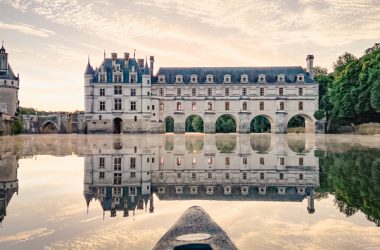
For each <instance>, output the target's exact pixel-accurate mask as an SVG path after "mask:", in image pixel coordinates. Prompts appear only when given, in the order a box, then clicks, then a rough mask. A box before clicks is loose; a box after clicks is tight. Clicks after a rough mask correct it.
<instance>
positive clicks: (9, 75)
mask: <svg viewBox="0 0 380 250" xmlns="http://www.w3.org/2000/svg"><path fill="white" fill-rule="evenodd" d="M0 79H7V80H8V79H9V80H18V77H17V76H16V75H15V73H13V70H12V68H11V66H10V65H9V64H8V70H7V71H0Z"/></svg>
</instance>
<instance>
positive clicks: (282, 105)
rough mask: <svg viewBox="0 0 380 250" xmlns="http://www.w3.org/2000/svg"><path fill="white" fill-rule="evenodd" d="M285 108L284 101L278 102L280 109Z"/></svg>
mask: <svg viewBox="0 0 380 250" xmlns="http://www.w3.org/2000/svg"><path fill="white" fill-rule="evenodd" d="M284 109H285V104H284V102H280V110H284Z"/></svg>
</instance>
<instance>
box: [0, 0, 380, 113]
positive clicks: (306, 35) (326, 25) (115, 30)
mask: <svg viewBox="0 0 380 250" xmlns="http://www.w3.org/2000/svg"><path fill="white" fill-rule="evenodd" d="M379 8H380V7H379V4H378V1H377V0H350V1H343V0H299V1H295V0H294V1H278V0H270V1H269V0H255V1H251V0H240V1H219V0H206V1H187V0H138V1H121V0H113V1H101V0H93V1H85V0H75V1H70V0H55V1H41V0H7V1H0V16H1V20H0V33H1V37H0V39H1V40H5V41H6V47H7V49H8V51H9V52H10V55H11V60H10V63H11V65H12V66H13V68H14V69H15V71H16V72H19V73H20V75H21V79H22V83H21V86H22V87H21V90H20V98H21V100H22V102H21V105H23V106H35V107H37V108H38V109H53V110H75V109H83V87H82V85H83V71H84V68H85V65H86V62H87V55H88V54H89V55H91V59H92V62H93V63H94V64H96V66H98V65H99V64H100V61H101V59H102V57H103V49H106V51H107V53H108V55H109V53H111V52H112V51H115V52H118V53H119V54H121V53H123V52H125V51H129V52H133V49H137V56H138V57H141V58H145V55H155V56H156V63H157V66H161V65H163V66H246V65H251V66H274V65H278V66H281V65H302V66H305V57H306V55H307V54H309V53H313V54H314V55H315V58H316V59H315V62H316V64H317V65H321V66H324V67H328V68H331V66H332V63H333V61H335V60H336V58H337V57H338V56H339V55H341V54H343V53H344V52H345V51H349V52H352V53H354V54H355V55H357V56H360V55H362V54H363V51H364V50H365V49H366V48H368V47H371V46H372V45H373V44H374V43H375V42H378V41H377V39H378V38H379V37H380V19H379V18H380V17H379V12H380V9H379ZM157 68H158V67H156V69H157ZM57 93H60V95H57ZM67 96H70V97H71V99H70V102H67V99H66V98H67Z"/></svg>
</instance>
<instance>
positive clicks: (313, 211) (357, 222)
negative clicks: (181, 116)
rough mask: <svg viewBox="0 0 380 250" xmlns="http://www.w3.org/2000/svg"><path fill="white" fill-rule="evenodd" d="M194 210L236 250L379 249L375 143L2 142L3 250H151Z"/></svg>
mask: <svg viewBox="0 0 380 250" xmlns="http://www.w3.org/2000/svg"><path fill="white" fill-rule="evenodd" d="M194 205H197V206H200V207H202V208H203V209H204V210H205V211H206V212H207V213H208V214H209V215H210V217H211V218H212V219H213V220H214V221H215V222H216V223H217V224H218V225H219V226H220V227H221V228H223V230H224V231H225V233H226V235H228V237H229V238H230V240H231V241H232V242H233V243H234V244H235V246H236V247H237V248H238V249H380V227H379V225H380V136H373V137H366V136H354V135H291V134H289V135H271V134H259V135H235V134H226V135H218V134H217V135H203V134H199V135H198V134H192V135H120V136H111V135H97V136H85V135H30V136H29V135H21V136H16V137H0V220H1V228H0V249H151V248H153V247H154V246H155V245H156V244H157V242H158V241H159V240H160V239H161V237H162V236H163V235H164V234H165V233H166V232H167V231H168V230H169V229H170V228H171V227H172V226H173V225H174V224H175V222H176V221H177V220H178V218H179V217H180V216H181V215H182V214H183V213H184V212H185V211H186V210H187V209H188V208H189V207H191V206H194ZM204 233H207V232H204Z"/></svg>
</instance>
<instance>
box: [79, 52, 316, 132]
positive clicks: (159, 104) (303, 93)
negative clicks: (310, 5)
mask: <svg viewBox="0 0 380 250" xmlns="http://www.w3.org/2000/svg"><path fill="white" fill-rule="evenodd" d="M313 59H314V56H312V55H309V56H307V58H306V60H307V70H306V71H305V70H304V69H303V68H302V67H300V66H297V67H188V68H177V67H164V68H160V69H158V72H157V74H153V72H154V57H153V56H151V57H150V60H149V64H150V66H148V62H147V61H146V62H144V59H137V60H136V59H135V58H131V57H130V55H129V53H125V54H124V58H119V57H118V56H117V54H116V53H112V56H111V58H106V57H105V58H104V60H103V62H102V64H101V65H100V67H99V68H95V69H94V68H93V67H92V66H91V64H90V61H89V62H88V64H87V67H86V70H85V74H84V81H85V86H84V88H85V122H86V129H87V132H88V133H112V132H113V133H143V132H148V133H161V132H165V131H166V130H167V129H166V128H165V126H166V121H167V119H170V120H171V121H173V122H174V131H173V132H175V133H184V132H186V128H185V122H186V119H188V118H189V117H194V116H199V117H200V118H201V119H202V120H203V123H204V132H205V133H215V132H216V131H215V127H216V126H215V124H216V121H217V120H218V118H219V117H221V116H222V115H227V116H229V117H231V118H233V120H234V122H235V124H236V132H238V133H249V132H250V123H251V121H252V120H253V119H254V118H255V117H257V116H259V115H261V116H264V117H266V118H267V119H268V120H269V122H270V124H271V131H272V132H273V133H286V132H287V124H288V121H289V120H290V119H291V118H292V117H294V116H297V115H300V116H302V117H304V118H305V130H306V132H320V131H317V130H318V129H316V126H315V124H316V120H315V118H314V112H315V111H316V110H318V84H317V83H316V82H315V81H314V80H313V73H312V68H313Z"/></svg>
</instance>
